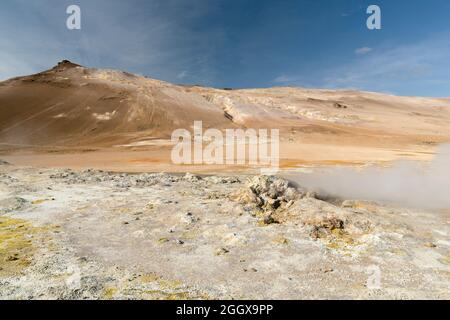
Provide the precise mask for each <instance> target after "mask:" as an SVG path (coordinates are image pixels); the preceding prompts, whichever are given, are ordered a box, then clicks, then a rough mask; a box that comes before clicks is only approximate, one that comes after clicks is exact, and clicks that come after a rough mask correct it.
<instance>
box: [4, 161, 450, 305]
mask: <svg viewBox="0 0 450 320" xmlns="http://www.w3.org/2000/svg"><path fill="white" fill-rule="evenodd" d="M318 198H320V196H317V195H315V194H313V193H308V190H302V189H301V188H299V187H293V186H292V185H290V184H288V183H287V182H286V181H283V180H279V179H276V178H272V177H261V176H203V177H197V176H193V175H189V174H188V175H186V176H183V175H179V176H176V175H169V174H140V175H131V174H118V173H114V174H113V173H107V172H100V171H84V172H74V171H70V170H53V169H37V168H19V167H15V166H10V165H8V166H1V167H0V240H1V243H0V258H1V259H2V260H1V261H0V298H2V299H216V298H218V299H225V298H227V299H229V298H235V299H241V298H242V299H266V298H267V299H315V298H319V299H334V298H337V299H366V298H375V299H378V298H388V299H418V298H425V299H449V298H450V290H449V289H450V288H449V286H450V281H449V276H450V262H449V261H450V255H449V246H450V239H449V230H450V228H449V227H450V214H449V211H439V212H425V211H422V210H412V209H404V208H397V207H392V206H385V205H381V204H376V203H370V202H363V201H348V200H347V201H343V200H342V199H325V200H320V199H318Z"/></svg>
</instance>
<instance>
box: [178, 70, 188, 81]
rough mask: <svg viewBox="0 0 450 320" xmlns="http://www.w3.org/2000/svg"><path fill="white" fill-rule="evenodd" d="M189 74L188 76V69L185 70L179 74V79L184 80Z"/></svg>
mask: <svg viewBox="0 0 450 320" xmlns="http://www.w3.org/2000/svg"><path fill="white" fill-rule="evenodd" d="M187 76H188V72H187V71H186V70H183V71H181V72H180V73H179V74H178V75H177V79H180V80H183V79H184V78H186V77H187Z"/></svg>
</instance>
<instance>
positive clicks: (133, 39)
mask: <svg viewBox="0 0 450 320" xmlns="http://www.w3.org/2000/svg"><path fill="white" fill-rule="evenodd" d="M4 1H5V3H6V4H5V6H6V8H5V10H3V8H2V10H1V12H0V30H2V31H1V32H0V80H4V79H7V78H10V77H14V76H18V75H24V74H29V73H33V72H38V71H42V70H43V69H46V68H49V67H51V66H53V65H54V64H55V63H56V62H57V61H59V60H61V59H69V60H74V61H75V62H78V63H81V64H84V65H88V66H95V67H102V68H106V67H113V68H118V69H123V70H127V71H130V72H135V73H144V74H147V75H149V76H151V77H155V78H160V79H164V80H169V81H174V80H176V79H179V78H177V76H179V75H180V70H185V71H186V72H185V74H184V75H185V76H186V75H188V74H189V70H190V69H195V70H196V71H197V76H199V77H201V78H202V79H203V80H204V81H208V80H211V79H212V78H213V77H214V68H213V66H212V61H210V60H209V59H210V46H209V43H210V42H211V41H210V40H211V39H214V38H216V37H217V38H218V35H217V34H216V30H207V31H204V32H199V31H197V30H195V28H193V27H192V24H193V21H196V19H198V18H199V17H202V16H204V15H207V13H208V12H209V10H212V8H213V7H214V5H213V4H210V2H209V1H206V0H192V1H189V3H188V2H186V1H183V0H171V1H165V2H162V1H157V0H145V1H144V0H135V1H132V2H124V1H107V0H96V1H88V0H79V1H77V3H78V4H79V5H80V7H81V10H82V19H83V20H82V29H81V30H77V31H69V30H67V28H66V23H65V21H66V18H67V14H66V7H67V6H68V5H69V4H71V1H65V0H64V1H58V2H57V3H55V1H52V0H39V1H25V0H14V1H13V0H4ZM3 5H4V4H3V3H2V6H3ZM44 17H45V18H44ZM199 61H201V66H199Z"/></svg>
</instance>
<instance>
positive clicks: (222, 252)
mask: <svg viewBox="0 0 450 320" xmlns="http://www.w3.org/2000/svg"><path fill="white" fill-rule="evenodd" d="M229 252H230V251H229V250H228V249H226V248H220V249H217V250H216V256H223V255H225V254H227V253H229Z"/></svg>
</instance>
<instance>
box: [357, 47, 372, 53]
mask: <svg viewBox="0 0 450 320" xmlns="http://www.w3.org/2000/svg"><path fill="white" fill-rule="evenodd" d="M372 50H373V49H372V48H369V47H362V48H358V49H356V50H355V53H356V54H359V55H363V54H367V53H369V52H371V51H372Z"/></svg>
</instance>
